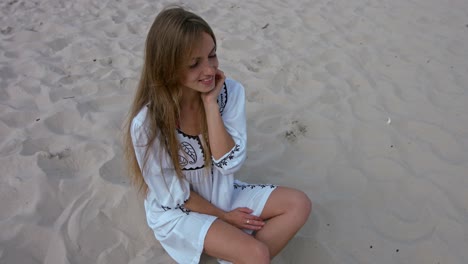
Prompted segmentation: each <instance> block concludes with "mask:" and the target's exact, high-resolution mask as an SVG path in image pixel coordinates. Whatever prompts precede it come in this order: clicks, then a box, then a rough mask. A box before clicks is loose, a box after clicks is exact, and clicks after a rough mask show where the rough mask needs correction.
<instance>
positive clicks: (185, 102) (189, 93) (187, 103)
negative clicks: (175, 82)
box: [180, 88, 201, 111]
mask: <svg viewBox="0 0 468 264" xmlns="http://www.w3.org/2000/svg"><path fill="white" fill-rule="evenodd" d="M200 103H201V100H200V93H199V92H197V91H194V90H192V89H187V88H186V89H184V90H183V93H182V98H181V100H180V109H181V110H182V109H185V110H191V111H193V110H198V109H200Z"/></svg>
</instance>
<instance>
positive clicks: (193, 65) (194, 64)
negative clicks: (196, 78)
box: [189, 62, 198, 69]
mask: <svg viewBox="0 0 468 264" xmlns="http://www.w3.org/2000/svg"><path fill="white" fill-rule="evenodd" d="M197 66H198V62H195V63H193V64H192V65H190V66H189V67H190V68H191V69H193V68H195V67H197Z"/></svg>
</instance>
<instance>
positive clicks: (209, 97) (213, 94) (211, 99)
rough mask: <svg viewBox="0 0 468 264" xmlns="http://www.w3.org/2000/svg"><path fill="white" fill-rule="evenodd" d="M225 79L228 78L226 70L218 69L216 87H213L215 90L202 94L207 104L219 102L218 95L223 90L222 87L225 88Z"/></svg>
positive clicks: (204, 102)
mask: <svg viewBox="0 0 468 264" xmlns="http://www.w3.org/2000/svg"><path fill="white" fill-rule="evenodd" d="M224 80H226V76H224V72H223V71H221V70H220V69H217V70H216V74H215V87H214V88H213V90H211V91H209V92H207V93H202V94H201V95H200V96H201V99H202V101H203V104H204V105H205V106H208V105H209V104H211V103H216V104H217V100H218V95H219V93H220V92H221V88H223V85H224Z"/></svg>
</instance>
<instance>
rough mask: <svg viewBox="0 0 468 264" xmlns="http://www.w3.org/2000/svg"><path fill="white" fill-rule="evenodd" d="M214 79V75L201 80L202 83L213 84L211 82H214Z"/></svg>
mask: <svg viewBox="0 0 468 264" xmlns="http://www.w3.org/2000/svg"><path fill="white" fill-rule="evenodd" d="M213 80H214V78H213V76H211V77H208V78H205V79H203V80H200V82H201V83H202V84H204V85H211V84H213Z"/></svg>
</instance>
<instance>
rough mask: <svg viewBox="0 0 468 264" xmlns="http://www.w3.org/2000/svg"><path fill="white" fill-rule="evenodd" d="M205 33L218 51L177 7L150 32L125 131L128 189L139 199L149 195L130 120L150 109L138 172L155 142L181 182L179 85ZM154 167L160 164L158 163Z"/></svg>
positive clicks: (205, 28) (201, 26)
mask: <svg viewBox="0 0 468 264" xmlns="http://www.w3.org/2000/svg"><path fill="white" fill-rule="evenodd" d="M203 32H205V33H207V34H209V35H210V36H211V37H212V38H213V41H214V43H215V45H216V38H215V36H214V33H213V30H212V29H211V28H210V26H209V25H208V23H206V22H205V21H204V20H203V19H202V18H201V17H199V16H197V15H196V14H194V13H192V12H189V11H186V10H184V9H183V8H181V7H171V8H167V9H165V10H163V11H162V12H161V13H159V14H158V16H157V17H156V19H155V20H154V22H153V25H152V26H151V28H150V30H149V33H148V36H147V39H146V47H145V59H144V64H143V68H142V71H141V76H140V81H139V84H138V88H137V90H136V93H135V97H134V100H133V103H132V106H131V108H130V111H129V115H128V118H127V121H126V123H125V131H124V151H125V157H126V160H127V163H128V172H129V173H128V174H129V176H130V178H131V180H132V183H133V184H134V185H136V186H137V188H138V190H139V191H141V192H143V193H146V192H147V190H148V186H147V185H146V183H145V181H144V179H143V175H142V170H141V169H140V167H139V164H138V162H137V159H136V156H135V150H134V146H133V143H132V138H131V123H132V120H133V118H134V117H135V116H136V115H137V114H138V113H139V112H140V110H141V109H142V108H143V107H145V106H148V112H147V117H146V118H147V120H146V121H147V122H149V123H148V124H149V135H148V142H147V145H146V153H145V159H144V163H143V165H142V168H143V167H144V166H145V164H146V162H147V156H148V149H149V147H150V146H151V145H152V144H153V143H154V140H156V139H157V138H158V140H159V143H160V146H161V147H162V148H161V149H160V153H162V151H165V152H166V153H167V154H168V155H169V157H170V159H171V161H172V165H173V166H174V169H175V171H176V174H177V176H178V177H179V178H182V177H184V175H183V173H182V168H181V165H180V164H179V156H178V153H179V142H178V140H177V137H176V129H177V123H178V120H179V117H180V99H181V96H182V90H181V89H180V80H181V76H182V74H183V71H184V66H185V65H186V64H187V61H188V58H189V57H190V55H191V52H192V47H193V44H194V43H197V42H199V41H200V39H201V36H202V33H203ZM202 105H203V104H202ZM202 110H203V114H202V117H203V118H202V120H201V121H202V130H203V131H202V132H203V135H204V137H205V143H204V144H203V145H204V146H203V149H204V151H205V165H206V166H209V165H210V164H211V161H210V159H211V151H210V149H209V146H208V136H207V135H208V133H207V125H206V119H205V113H204V109H202ZM160 156H161V155H160ZM152 162H161V160H159V161H152Z"/></svg>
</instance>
